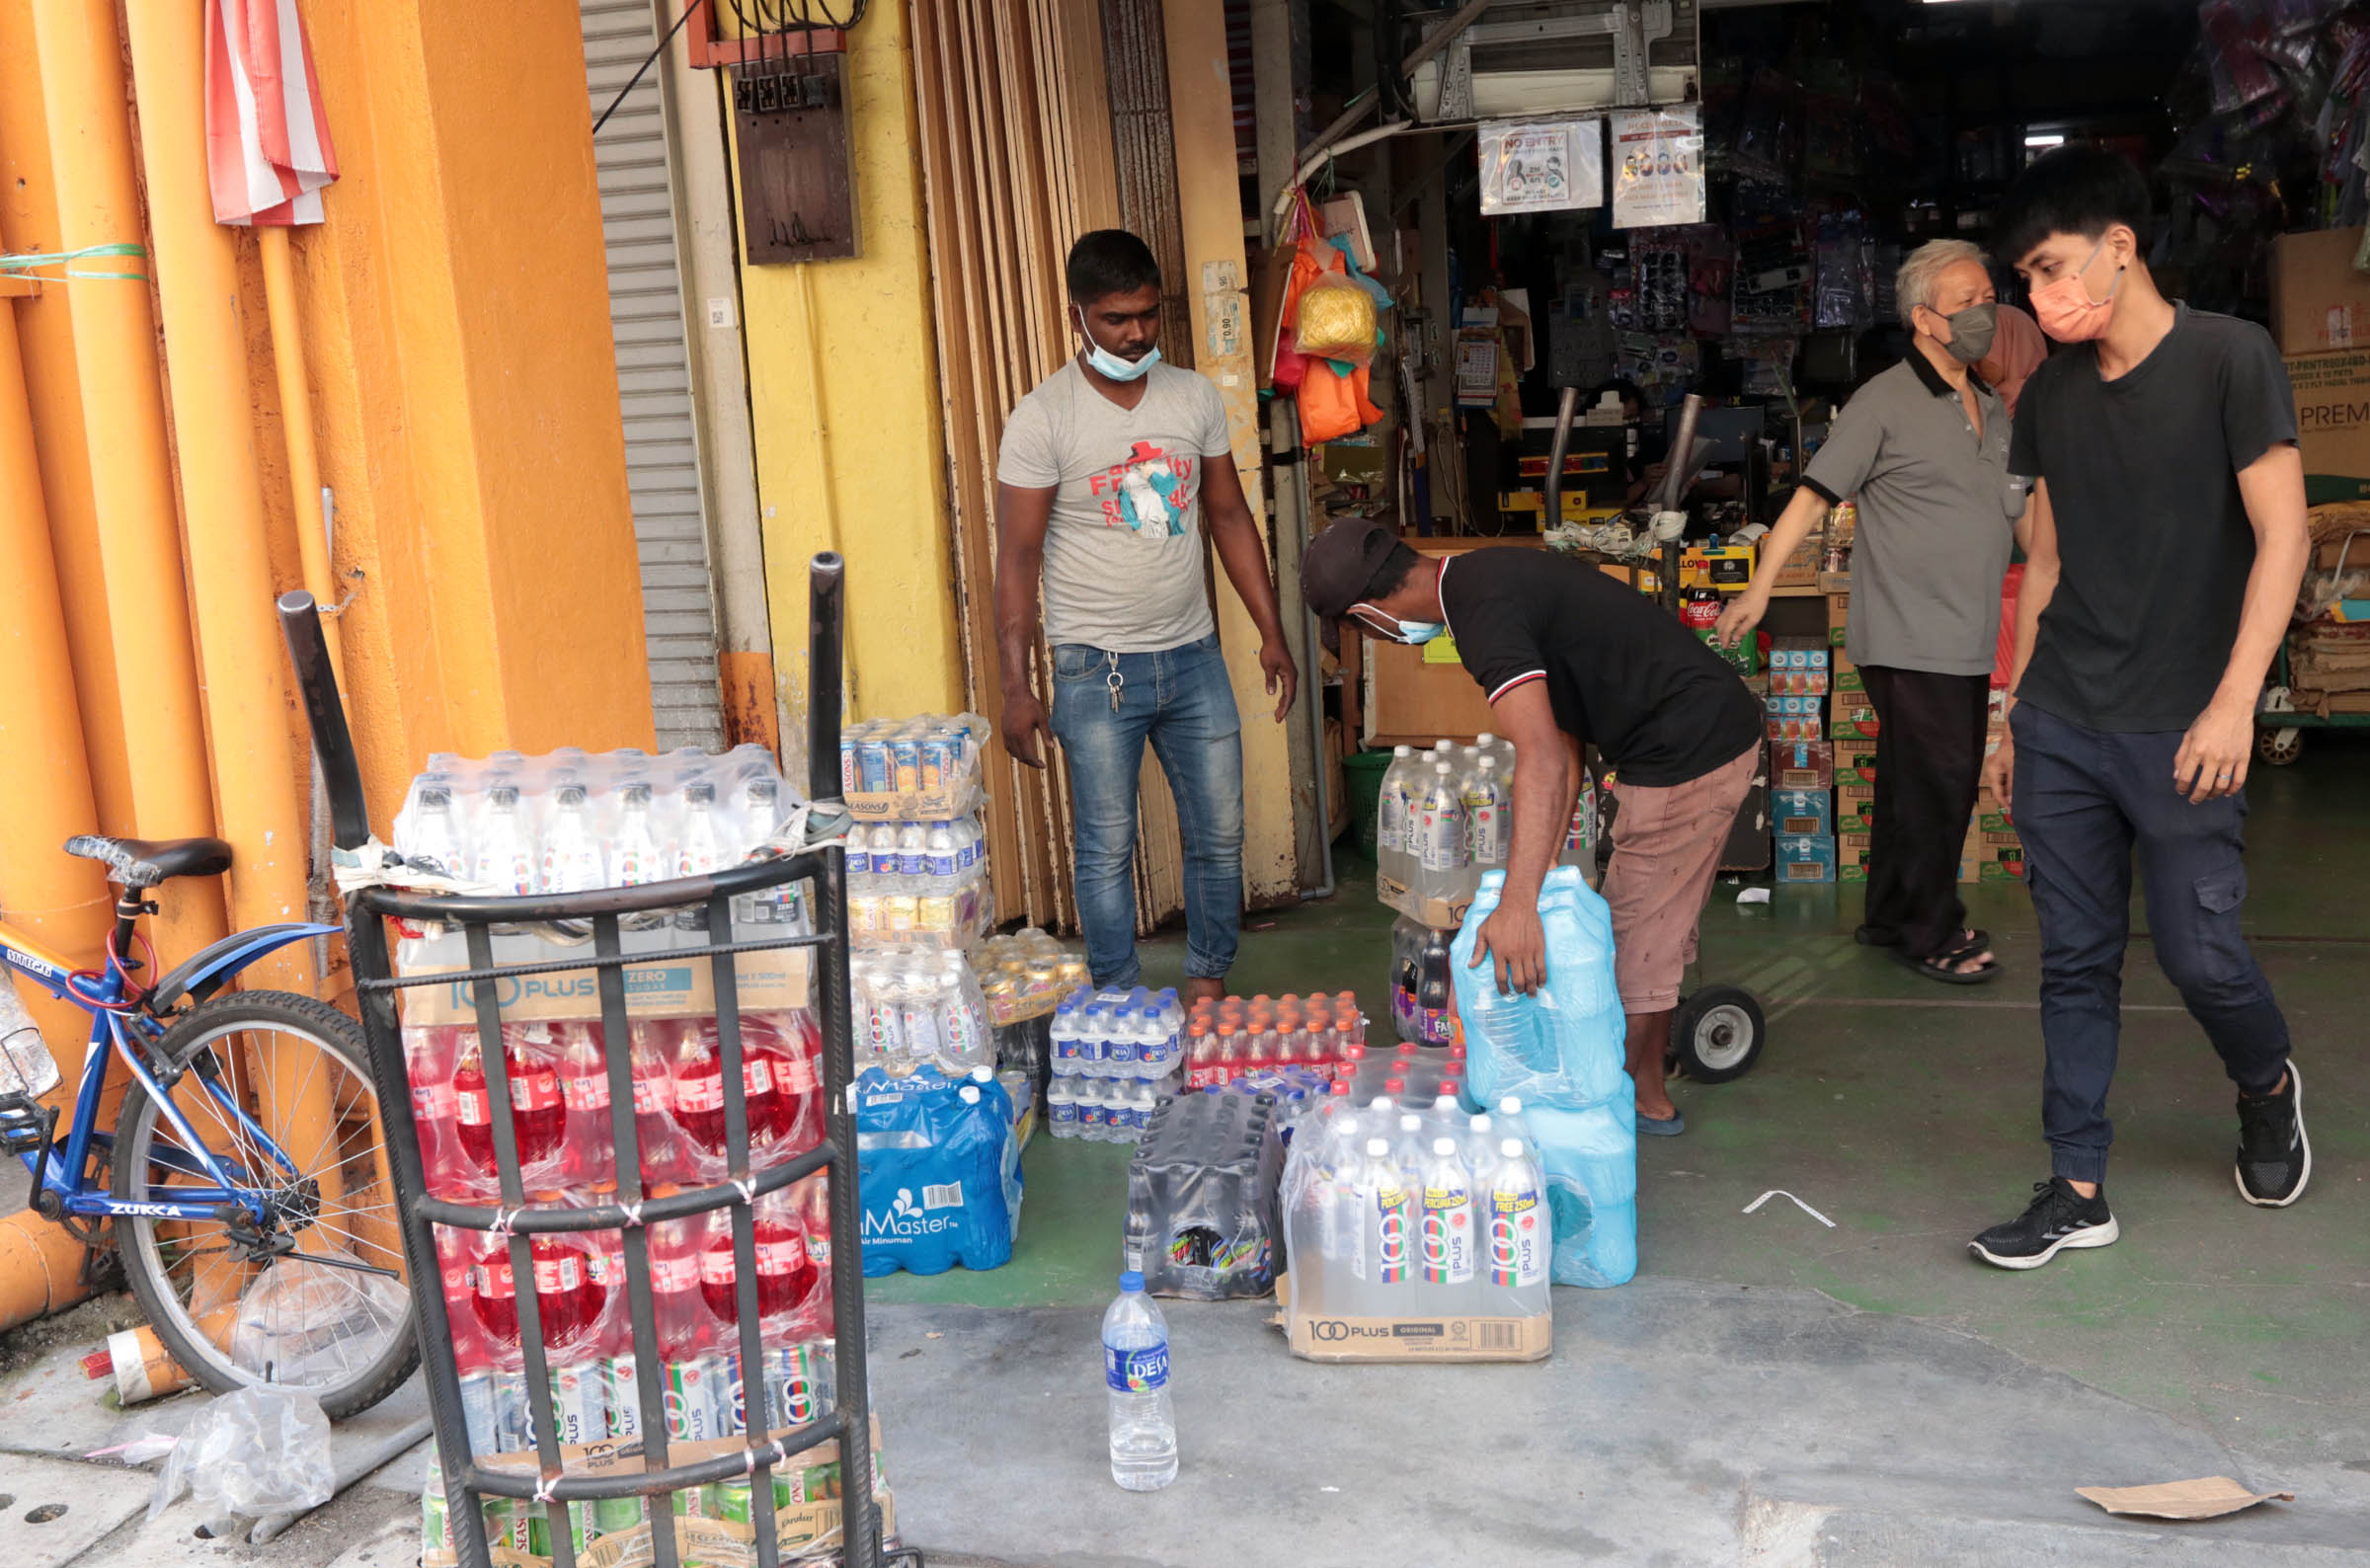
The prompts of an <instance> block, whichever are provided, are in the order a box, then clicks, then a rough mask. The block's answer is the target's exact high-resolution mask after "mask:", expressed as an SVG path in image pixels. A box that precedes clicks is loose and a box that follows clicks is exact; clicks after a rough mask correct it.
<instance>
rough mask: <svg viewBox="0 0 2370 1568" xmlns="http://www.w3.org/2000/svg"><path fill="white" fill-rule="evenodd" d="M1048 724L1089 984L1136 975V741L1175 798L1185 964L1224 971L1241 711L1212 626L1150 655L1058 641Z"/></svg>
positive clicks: (1235, 893) (1238, 810)
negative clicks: (1070, 823) (1061, 762)
mask: <svg viewBox="0 0 2370 1568" xmlns="http://www.w3.org/2000/svg"><path fill="white" fill-rule="evenodd" d="M1114 676H1116V677H1117V681H1118V684H1117V686H1116V688H1114V686H1113V684H1112V681H1113V677H1114ZM1114 689H1116V690H1117V692H1118V701H1117V702H1116V704H1115V703H1114V702H1113V700H1112V693H1113V690H1114ZM1054 734H1055V735H1056V736H1057V737H1059V738H1060V740H1061V742H1062V753H1063V755H1064V756H1065V757H1067V759H1068V761H1069V799H1070V812H1071V816H1072V817H1073V818H1075V819H1076V822H1077V852H1076V856H1075V860H1076V870H1077V886H1078V923H1079V924H1080V925H1081V926H1083V927H1084V928H1085V932H1086V964H1087V967H1088V968H1089V969H1090V970H1092V971H1093V974H1094V982H1095V983H1096V984H1097V985H1133V984H1135V983H1136V980H1137V976H1138V968H1137V963H1136V784H1137V778H1138V776H1139V774H1140V773H1141V772H1142V770H1143V767H1144V744H1145V742H1146V741H1149V742H1151V744H1152V750H1153V752H1154V754H1156V755H1157V756H1158V757H1159V758H1160V766H1161V769H1162V771H1164V772H1165V773H1167V775H1168V787H1169V791H1170V793H1172V794H1174V795H1175V796H1176V798H1177V826H1178V827H1179V829H1180V830H1181V832H1180V836H1181V837H1182V838H1183V839H1184V844H1185V942H1186V947H1185V973H1186V974H1187V975H1189V976H1193V977H1195V978H1197V979H1211V980H1215V979H1219V978H1221V977H1223V976H1224V975H1225V973H1226V971H1227V970H1228V969H1230V968H1232V967H1233V964H1234V944H1235V940H1236V938H1237V937H1238V936H1239V935H1240V933H1241V929H1242V719H1241V716H1240V715H1239V714H1238V713H1237V712H1236V711H1235V708H1234V686H1233V683H1232V682H1231V681H1230V680H1228V679H1227V677H1226V662H1225V657H1224V656H1223V655H1221V654H1220V653H1219V649H1218V638H1217V636H1216V635H1215V634H1214V635H1212V636H1209V637H1205V638H1203V639H1202V640H1201V641H1199V642H1193V643H1187V644H1185V645H1184V646H1183V647H1181V648H1171V649H1167V650H1165V651H1163V652H1161V653H1157V654H1113V653H1107V652H1105V651H1104V650H1102V649H1099V648H1089V647H1087V646H1086V645H1085V644H1083V643H1064V644H1062V645H1060V646H1059V647H1057V648H1056V649H1055V650H1054Z"/></svg>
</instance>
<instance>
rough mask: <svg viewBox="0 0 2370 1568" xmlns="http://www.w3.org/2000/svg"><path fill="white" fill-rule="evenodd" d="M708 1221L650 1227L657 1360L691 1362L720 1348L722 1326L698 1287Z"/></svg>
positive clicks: (681, 1221) (699, 1219)
mask: <svg viewBox="0 0 2370 1568" xmlns="http://www.w3.org/2000/svg"><path fill="white" fill-rule="evenodd" d="M707 1224H708V1220H707V1217H706V1216H705V1215H699V1216H696V1217H694V1218H690V1219H676V1220H672V1221H670V1222H669V1223H666V1224H658V1225H653V1226H651V1227H650V1307H651V1317H652V1319H653V1322H654V1324H655V1326H656V1327H657V1329H658V1333H659V1355H660V1356H661V1357H662V1358H663V1359H665V1360H667V1361H671V1362H678V1361H689V1360H690V1359H691V1358H692V1357H694V1356H697V1355H698V1354H699V1353H700V1352H701V1351H703V1350H706V1349H707V1348H708V1347H709V1346H710V1345H713V1344H715V1343H716V1340H717V1336H718V1327H719V1325H718V1324H717V1322H716V1314H715V1313H713V1312H711V1311H709V1310H708V1303H707V1301H706V1299H705V1296H704V1293H702V1291H701V1290H700V1284H699V1259H700V1238H701V1236H702V1235H703V1234H704V1232H705V1230H706V1227H707Z"/></svg>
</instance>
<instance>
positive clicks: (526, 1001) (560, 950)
mask: <svg viewBox="0 0 2370 1568" xmlns="http://www.w3.org/2000/svg"><path fill="white" fill-rule="evenodd" d="M787 934H788V933H787V932H786V931H784V930H783V929H782V928H781V927H779V926H750V925H743V926H739V927H738V928H737V929H736V930H735V932H734V936H735V938H736V939H737V940H740V941H744V942H758V941H764V940H767V939H768V938H771V937H775V936H783V935H787ZM617 935H618V945H619V947H620V948H621V949H622V950H623V951H624V952H625V953H627V954H644V953H647V954H649V955H650V957H649V961H648V962H647V963H639V962H638V963H634V964H629V965H627V966H626V967H625V968H624V969H622V970H620V971H619V972H618V973H619V974H621V975H622V976H623V977H624V978H625V1010H626V1013H627V1015H628V1016H630V1017H634V1018H705V1017H709V1016H711V1015H713V1014H714V1013H715V1011H716V982H715V979H714V977H713V976H712V975H711V974H710V972H709V971H710V967H711V965H712V963H713V961H712V960H709V959H705V958H692V957H689V956H677V952H676V950H677V949H678V948H689V947H697V946H700V945H702V944H704V943H705V941H706V936H705V934H704V933H702V932H697V931H678V930H675V929H674V928H673V927H672V926H661V927H658V928H656V929H654V930H646V931H620V932H619V933H618V934H617ZM493 940H494V962H495V963H497V964H547V963H565V962H568V961H569V960H577V961H580V962H581V961H583V960H587V959H590V958H592V956H593V944H592V943H590V942H587V943H586V944H585V945H583V946H582V947H566V946H562V945H561V944H559V943H557V942H553V941H550V940H548V939H546V938H544V937H540V936H536V935H534V934H532V933H531V932H502V931H497V932H495V933H494V938H493ZM808 955H809V950H808V949H806V948H798V947H793V948H776V949H773V950H772V951H769V952H764V953H739V954H735V955H734V958H733V976H734V980H735V981H736V984H737V986H738V993H739V995H740V999H741V1010H742V1011H743V1012H788V1011H790V1010H792V1009H795V1008H800V1007H804V1006H806V1005H807V994H808V983H807V976H808V972H809V963H810V960H809V956H808ZM467 968H469V951H468V947H467V943H466V939H465V938H463V937H462V935H461V934H460V932H458V931H456V930H451V929H446V930H445V931H443V932H442V934H440V935H435V936H415V937H405V938H404V939H403V940H402V941H400V942H398V943H397V944H396V945H395V970H396V973H397V974H399V975H404V976H414V975H433V974H436V973H439V972H441V971H445V970H465V969H467ZM599 974H600V972H599V971H598V970H593V969H579V970H560V971H555V972H553V973H551V974H545V975H513V976H508V977H506V978H505V979H504V980H501V981H500V982H499V983H500V986H501V996H500V998H499V999H500V1001H501V1003H502V1019H503V1022H505V1023H527V1022H530V1021H535V1020H542V1021H546V1022H550V1021H559V1020H575V1021H586V1020H593V1019H597V1018H599V1017H600V981H599ZM475 990H476V986H475V983H474V982H468V981H454V982H452V983H449V984H443V985H413V986H406V987H405V988H404V990H403V1021H404V1022H405V1023H406V1024H474V1023H476V1022H477V1004H476V1000H475V994H474V993H475Z"/></svg>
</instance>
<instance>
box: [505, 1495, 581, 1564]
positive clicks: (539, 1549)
mask: <svg viewBox="0 0 2370 1568" xmlns="http://www.w3.org/2000/svg"><path fill="white" fill-rule="evenodd" d="M522 1506H523V1507H525V1508H528V1509H531V1510H532V1512H530V1513H529V1514H528V1515H527V1516H526V1550H527V1552H528V1553H529V1554H530V1555H532V1556H536V1557H549V1556H550V1555H551V1511H550V1510H549V1509H547V1508H542V1507H539V1506H537V1505H534V1504H531V1503H530V1504H525V1505H522ZM591 1523H592V1522H591V1520H590V1518H589V1517H588V1516H587V1514H586V1512H585V1505H584V1504H582V1503H571V1504H569V1505H568V1545H569V1549H570V1550H572V1551H575V1552H578V1553H580V1554H581V1553H582V1552H583V1551H584V1549H585V1548H586V1547H587V1546H590V1545H592V1544H593V1542H594V1541H596V1540H598V1539H599V1538H600V1532H599V1531H598V1530H595V1529H592V1528H591Z"/></svg>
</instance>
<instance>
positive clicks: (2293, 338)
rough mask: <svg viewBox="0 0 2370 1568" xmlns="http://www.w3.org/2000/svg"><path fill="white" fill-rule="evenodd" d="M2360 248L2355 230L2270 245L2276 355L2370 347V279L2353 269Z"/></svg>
mask: <svg viewBox="0 0 2370 1568" xmlns="http://www.w3.org/2000/svg"><path fill="white" fill-rule="evenodd" d="M2361 246H2362V231H2361V230H2360V229H2359V228H2350V229H2323V230H2320V231H2319V232H2317V233H2312V234H2282V235H2280V236H2279V237H2278V238H2277V239H2275V240H2273V241H2272V242H2271V336H2272V338H2273V339H2274V340H2275V341H2276V342H2277V343H2278V344H2279V352H2280V353H2283V354H2291V353H2328V352H2329V351H2331V350H2332V349H2351V348H2354V347H2356V346H2357V345H2358V346H2360V347H2363V348H2370V276H2364V275H2363V274H2360V273H2357V272H2355V271H2354V270H2353V259H2354V257H2355V256H2356V255H2357V254H2359V252H2360V250H2361Z"/></svg>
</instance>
